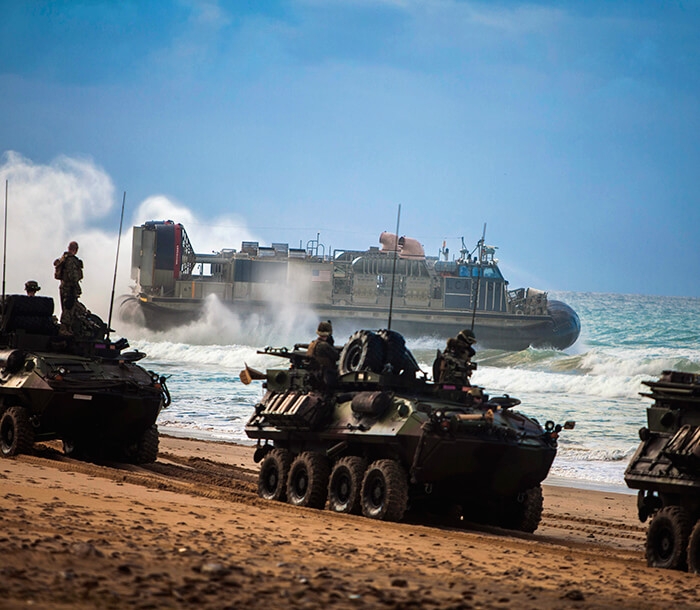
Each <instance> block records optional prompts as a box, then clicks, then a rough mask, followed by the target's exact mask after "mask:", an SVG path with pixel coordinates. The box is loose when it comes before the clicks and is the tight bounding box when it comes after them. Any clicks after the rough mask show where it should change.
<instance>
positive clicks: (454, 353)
mask: <svg viewBox="0 0 700 610" xmlns="http://www.w3.org/2000/svg"><path fill="white" fill-rule="evenodd" d="M474 343H476V337H475V336H474V332H473V331H471V330H470V329H468V328H467V329H465V330H461V331H460V332H459V333H458V334H457V336H456V337H450V338H449V339H448V340H447V346H446V347H445V351H444V352H440V351H439V350H438V355H437V358H435V362H434V363H433V378H434V379H435V381H436V382H437V383H454V384H458V385H471V384H470V383H469V377H471V374H472V370H474V369H475V368H476V365H474V364H472V361H471V360H472V356H474V354H476V350H474V348H473V347H472V345H474Z"/></svg>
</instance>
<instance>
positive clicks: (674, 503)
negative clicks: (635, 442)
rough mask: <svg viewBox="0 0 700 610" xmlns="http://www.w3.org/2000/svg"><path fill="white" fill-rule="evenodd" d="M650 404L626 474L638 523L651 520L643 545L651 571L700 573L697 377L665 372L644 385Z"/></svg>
mask: <svg viewBox="0 0 700 610" xmlns="http://www.w3.org/2000/svg"><path fill="white" fill-rule="evenodd" d="M643 383H644V385H646V386H647V387H649V388H650V389H651V392H642V393H641V395H642V396H646V397H647V398H651V399H652V400H653V401H654V402H653V404H652V405H650V406H649V407H647V425H646V426H645V427H643V428H641V429H640V431H639V438H640V440H641V442H640V443H639V447H638V448H637V451H636V453H635V454H634V456H633V457H632V459H631V460H630V463H629V465H628V466H627V470H626V471H625V482H626V483H627V486H628V487H630V488H632V489H638V490H639V492H638V495H637V508H638V511H639V519H640V521H642V522H645V521H646V520H647V519H651V521H650V523H649V529H648V530H647V539H646V559H647V564H648V565H649V566H650V567H657V568H669V569H674V570H686V569H687V570H689V571H690V572H695V573H696V574H697V573H699V572H700V375H697V374H694V373H684V372H681V371H664V372H663V373H662V374H661V377H660V378H659V380H658V381H644V382H643Z"/></svg>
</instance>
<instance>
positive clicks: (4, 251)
mask: <svg viewBox="0 0 700 610" xmlns="http://www.w3.org/2000/svg"><path fill="white" fill-rule="evenodd" d="M8 182H9V181H8V180H5V226H4V230H3V238H2V314H3V317H4V316H5V264H6V262H7V183H8Z"/></svg>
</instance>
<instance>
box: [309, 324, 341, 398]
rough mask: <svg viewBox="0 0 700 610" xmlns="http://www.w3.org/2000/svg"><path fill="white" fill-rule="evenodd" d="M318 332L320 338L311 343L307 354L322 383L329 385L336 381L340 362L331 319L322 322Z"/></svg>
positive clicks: (311, 366)
mask: <svg viewBox="0 0 700 610" xmlns="http://www.w3.org/2000/svg"><path fill="white" fill-rule="evenodd" d="M316 334H317V335H318V338H317V339H314V340H313V341H312V342H311V343H309V347H308V348H307V350H306V355H307V356H309V358H310V368H311V370H312V371H314V372H315V373H316V375H317V377H318V379H319V381H320V382H321V385H322V386H325V387H328V386H330V385H332V384H333V382H334V381H335V377H336V366H337V363H338V350H337V349H336V348H335V347H334V343H335V341H334V340H333V326H332V325H331V321H330V320H328V321H327V322H320V323H319V325H318V328H317V329H316Z"/></svg>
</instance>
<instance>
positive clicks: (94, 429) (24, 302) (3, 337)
mask: <svg viewBox="0 0 700 610" xmlns="http://www.w3.org/2000/svg"><path fill="white" fill-rule="evenodd" d="M53 310H54V302H53V299H52V298H50V297H40V296H31V297H30V296H25V295H9V296H7V297H6V298H5V300H4V302H3V303H2V318H1V319H0V453H1V454H2V456H3V457H12V456H15V455H18V454H21V453H30V452H31V451H32V447H33V445H34V442H35V441H46V440H54V439H60V440H62V441H63V449H64V452H65V453H66V454H67V455H69V456H71V457H75V458H79V459H89V460H99V459H108V460H114V461H121V462H129V463H137V464H143V463H149V462H154V461H155V460H156V458H157V456H158V427H157V425H156V418H157V417H158V414H159V413H160V411H161V409H163V408H164V407H166V406H167V405H168V404H170V396H169V394H168V390H167V387H166V384H165V378H164V377H160V376H158V375H157V374H156V373H154V372H152V371H147V370H145V369H144V368H142V367H141V366H139V365H138V364H136V362H137V361H138V360H140V359H141V358H143V357H144V356H145V354H144V353H142V352H138V351H129V352H125V351H123V350H125V349H126V348H127V347H128V346H129V344H128V342H127V340H126V339H123V338H122V339H119V340H118V341H114V342H113V341H111V340H110V339H109V330H108V327H107V325H106V324H105V323H104V322H102V320H101V319H100V318H99V317H98V316H96V315H94V314H91V313H90V312H88V311H87V310H85V312H86V316H85V318H84V320H83V321H84V326H85V334H81V335H80V337H79V338H78V337H75V336H63V335H60V334H59V328H58V324H57V323H56V320H55V317H54V316H53Z"/></svg>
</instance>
